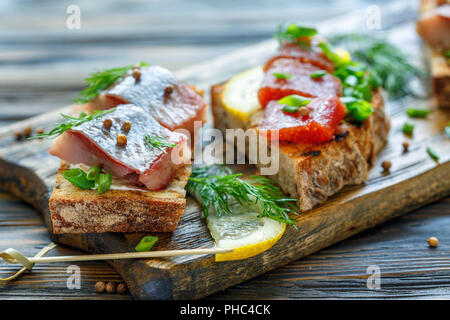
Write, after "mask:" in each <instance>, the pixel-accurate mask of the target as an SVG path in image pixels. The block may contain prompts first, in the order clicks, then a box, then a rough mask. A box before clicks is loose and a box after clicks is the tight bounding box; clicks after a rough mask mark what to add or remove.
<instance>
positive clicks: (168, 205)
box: [50, 161, 191, 234]
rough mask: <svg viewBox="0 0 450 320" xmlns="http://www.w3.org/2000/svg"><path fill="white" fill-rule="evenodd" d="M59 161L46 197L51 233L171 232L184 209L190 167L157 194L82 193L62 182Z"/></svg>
mask: <svg viewBox="0 0 450 320" xmlns="http://www.w3.org/2000/svg"><path fill="white" fill-rule="evenodd" d="M68 168H69V166H68V164H67V163H65V162H64V161H61V166H60V169H59V174H58V176H57V178H56V186H55V188H54V189H53V193H52V195H51V197H50V213H51V219H52V222H53V233H55V234H60V233H101V232H172V231H174V230H175V228H176V227H177V224H178V221H179V220H180V217H181V215H182V214H183V212H184V209H185V207H186V199H185V196H186V191H185V189H184V187H185V185H186V184H187V181H188V178H189V176H190V174H191V167H190V166H185V167H183V168H181V169H180V170H179V171H178V172H177V173H176V175H175V177H174V178H173V180H172V182H171V183H170V184H169V186H168V187H167V188H165V189H163V190H160V191H145V192H142V191H138V190H127V189H125V190H115V189H112V190H108V191H107V192H105V193H104V194H101V195H99V194H97V191H96V190H82V189H79V188H77V187H76V186H74V185H73V184H71V183H70V182H69V181H67V180H66V179H64V177H63V176H62V174H61V173H62V171H63V170H66V169H68Z"/></svg>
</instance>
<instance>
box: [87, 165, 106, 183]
mask: <svg viewBox="0 0 450 320" xmlns="http://www.w3.org/2000/svg"><path fill="white" fill-rule="evenodd" d="M101 171H102V170H101V169H100V167H99V166H93V167H92V168H90V169H89V171H88V172H87V174H86V178H87V179H88V180H93V181H96V180H97V178H98V175H99V174H100V172H101Z"/></svg>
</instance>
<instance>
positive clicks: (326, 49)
mask: <svg viewBox="0 0 450 320" xmlns="http://www.w3.org/2000/svg"><path fill="white" fill-rule="evenodd" d="M318 46H319V48H320V49H322V52H323V54H324V55H325V57H327V58H328V60H330V61H331V62H333V64H334V65H335V66H339V65H341V64H342V63H343V62H342V60H341V57H339V55H338V54H337V53H335V52H334V51H333V49H332V48H331V46H330V45H329V44H328V43H326V42H321V43H319V45H318Z"/></svg>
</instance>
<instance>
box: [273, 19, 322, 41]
mask: <svg viewBox="0 0 450 320" xmlns="http://www.w3.org/2000/svg"><path fill="white" fill-rule="evenodd" d="M316 34H317V29H314V28H309V27H301V26H298V25H296V24H295V23H291V24H290V25H289V26H288V27H284V26H282V25H280V26H278V31H277V33H276V34H275V37H276V38H277V39H278V41H279V42H280V43H283V42H295V41H298V40H299V38H301V37H312V36H315V35H316Z"/></svg>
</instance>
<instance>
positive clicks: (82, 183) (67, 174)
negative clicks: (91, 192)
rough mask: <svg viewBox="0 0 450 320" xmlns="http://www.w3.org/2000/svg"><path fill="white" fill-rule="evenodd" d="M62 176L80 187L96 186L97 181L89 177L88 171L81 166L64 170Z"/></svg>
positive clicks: (89, 187)
mask: <svg viewBox="0 0 450 320" xmlns="http://www.w3.org/2000/svg"><path fill="white" fill-rule="evenodd" d="M62 176H63V177H64V178H65V179H66V180H67V181H69V182H70V183H72V184H73V185H74V186H76V187H78V188H80V189H83V190H85V189H92V188H94V187H95V182H94V181H92V180H88V179H87V177H86V176H87V175H86V172H84V171H83V170H81V169H80V168H75V169H70V170H64V171H63V172H62Z"/></svg>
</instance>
